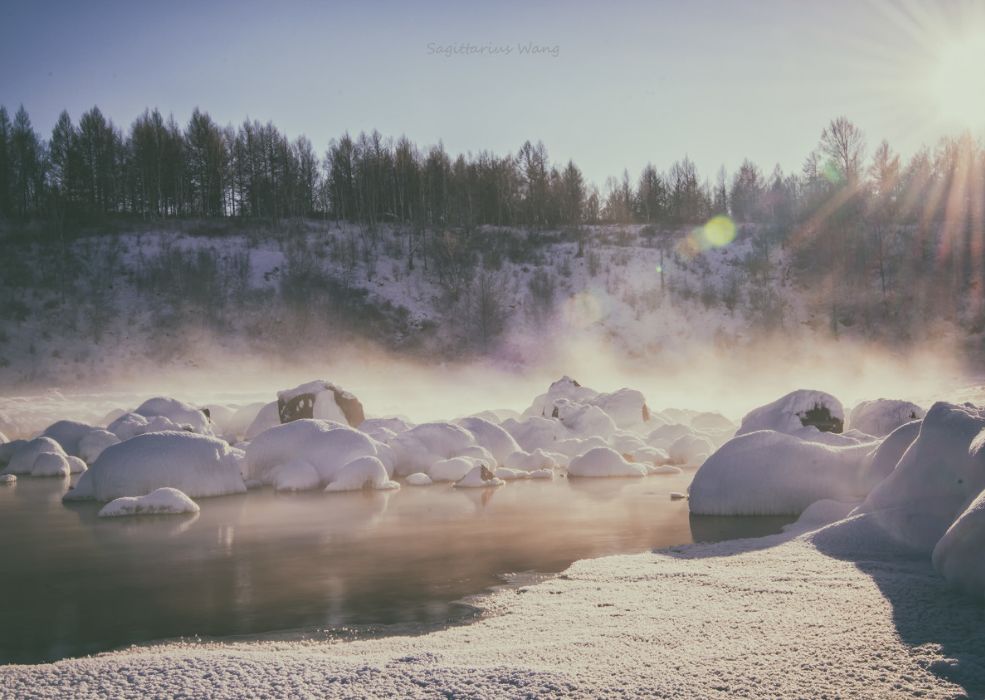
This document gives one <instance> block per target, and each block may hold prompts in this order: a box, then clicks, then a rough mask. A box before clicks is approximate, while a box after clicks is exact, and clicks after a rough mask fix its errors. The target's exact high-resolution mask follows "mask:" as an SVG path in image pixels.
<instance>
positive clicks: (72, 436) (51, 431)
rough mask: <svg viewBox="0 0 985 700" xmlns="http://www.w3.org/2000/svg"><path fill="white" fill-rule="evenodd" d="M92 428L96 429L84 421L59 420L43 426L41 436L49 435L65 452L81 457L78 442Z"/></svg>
mask: <svg viewBox="0 0 985 700" xmlns="http://www.w3.org/2000/svg"><path fill="white" fill-rule="evenodd" d="M93 430H96V428H95V427H94V426H91V425H88V424H86V423H80V422H78V421H74V420H60V421H57V422H55V423H52V424H51V425H49V426H48V427H47V428H45V430H44V432H43V433H41V435H42V437H50V438H51V439H52V440H54V441H55V442H57V443H58V444H59V445H61V446H62V449H63V450H65V453H66V454H70V455H74V456H76V457H81V456H82V454H81V452H80V451H79V443H80V441H81V440H82V438H84V437H85V436H86V435H88V434H89V433H91V432H92V431H93Z"/></svg>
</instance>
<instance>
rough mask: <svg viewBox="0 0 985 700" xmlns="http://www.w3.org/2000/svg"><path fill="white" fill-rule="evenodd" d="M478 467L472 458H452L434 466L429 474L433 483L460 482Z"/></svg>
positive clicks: (442, 460) (429, 470)
mask: <svg viewBox="0 0 985 700" xmlns="http://www.w3.org/2000/svg"><path fill="white" fill-rule="evenodd" d="M476 466H477V465H476V462H475V460H474V459H472V458H471V457H450V458H448V459H441V460H438V461H437V462H435V463H434V464H432V465H431V468H430V469H428V470H427V473H428V475H429V476H430V477H431V480H432V481H458V480H459V479H461V478H463V477H464V476H465V475H466V474H468V473H469V472H470V471H472V470H473V469H475V467H476Z"/></svg>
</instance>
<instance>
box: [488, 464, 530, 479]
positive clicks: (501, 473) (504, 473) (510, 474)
mask: <svg viewBox="0 0 985 700" xmlns="http://www.w3.org/2000/svg"><path fill="white" fill-rule="evenodd" d="M493 474H494V475H495V476H496V478H497V479H502V480H503V481H516V480H518V479H529V478H530V472H527V471H524V470H522V469H508V468H507V467H500V468H498V469H494V470H493Z"/></svg>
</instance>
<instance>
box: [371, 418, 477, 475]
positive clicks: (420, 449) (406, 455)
mask: <svg viewBox="0 0 985 700" xmlns="http://www.w3.org/2000/svg"><path fill="white" fill-rule="evenodd" d="M473 445H475V438H474V437H473V436H472V433H470V432H469V431H468V430H466V429H465V428H463V427H462V426H460V425H455V424H454V423H441V422H435V423H422V424H421V425H418V426H415V427H413V428H411V429H410V430H408V431H406V432H403V433H401V434H399V435H397V436H396V437H395V438H393V439H392V440H391V441H390V446H391V447H392V448H393V451H394V454H395V458H396V463H395V465H394V468H395V471H396V474H398V475H400V476H405V475H407V474H412V473H414V472H426V473H429V474H430V473H431V471H430V470H431V465H433V464H434V463H435V462H438V461H441V460H443V459H448V458H449V457H456V456H458V455H460V454H462V453H463V451H465V450H466V449H467V448H469V447H472V446H473ZM432 478H433V475H432Z"/></svg>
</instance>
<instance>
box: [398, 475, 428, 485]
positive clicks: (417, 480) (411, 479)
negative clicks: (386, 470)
mask: <svg viewBox="0 0 985 700" xmlns="http://www.w3.org/2000/svg"><path fill="white" fill-rule="evenodd" d="M404 481H406V482H407V485H408V486H430V485H431V484H433V483H434V482H433V481H432V480H431V477H430V476H428V475H427V474H425V473H424V472H414V473H413V474H408V475H407V477H406V478H405V479H404Z"/></svg>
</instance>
